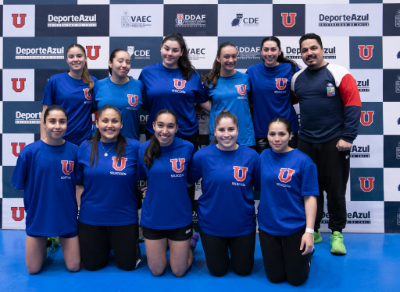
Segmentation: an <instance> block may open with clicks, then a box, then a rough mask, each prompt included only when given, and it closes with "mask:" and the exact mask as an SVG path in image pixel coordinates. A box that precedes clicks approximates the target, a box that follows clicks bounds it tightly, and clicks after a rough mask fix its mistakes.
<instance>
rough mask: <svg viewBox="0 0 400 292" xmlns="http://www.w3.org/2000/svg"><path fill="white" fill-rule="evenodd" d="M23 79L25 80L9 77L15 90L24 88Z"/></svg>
mask: <svg viewBox="0 0 400 292" xmlns="http://www.w3.org/2000/svg"><path fill="white" fill-rule="evenodd" d="M18 81H19V87H18ZM25 81H26V78H11V82H12V89H13V90H14V91H15V92H22V91H24V89H25Z"/></svg>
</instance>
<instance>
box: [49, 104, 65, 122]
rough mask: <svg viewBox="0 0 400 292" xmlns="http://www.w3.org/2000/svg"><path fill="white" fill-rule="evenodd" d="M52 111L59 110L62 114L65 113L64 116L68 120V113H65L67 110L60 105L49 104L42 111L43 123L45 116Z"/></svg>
mask: <svg viewBox="0 0 400 292" xmlns="http://www.w3.org/2000/svg"><path fill="white" fill-rule="evenodd" d="M52 111H61V112H63V113H64V115H65V118H66V119H67V121H68V115H67V112H66V111H65V109H64V108H63V107H62V106H60V105H56V104H53V105H52V106H49V107H48V108H46V110H45V111H44V115H43V124H46V118H47V116H48V115H49V113H50V112H52Z"/></svg>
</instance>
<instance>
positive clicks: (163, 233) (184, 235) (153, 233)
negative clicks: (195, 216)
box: [142, 223, 193, 241]
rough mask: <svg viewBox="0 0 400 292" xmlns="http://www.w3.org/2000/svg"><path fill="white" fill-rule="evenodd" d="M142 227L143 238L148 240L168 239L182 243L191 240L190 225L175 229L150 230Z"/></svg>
mask: <svg viewBox="0 0 400 292" xmlns="http://www.w3.org/2000/svg"><path fill="white" fill-rule="evenodd" d="M142 227H143V237H144V238H145V239H150V240H158V239H163V238H168V239H170V240H174V241H184V240H188V239H190V238H192V235H193V231H192V223H190V224H189V225H188V226H185V227H180V228H175V229H166V230H160V229H151V228H147V227H144V226H142Z"/></svg>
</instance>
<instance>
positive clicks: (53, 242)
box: [46, 237, 60, 252]
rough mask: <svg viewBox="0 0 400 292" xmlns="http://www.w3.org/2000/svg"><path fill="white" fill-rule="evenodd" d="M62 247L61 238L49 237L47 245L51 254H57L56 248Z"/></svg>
mask: <svg viewBox="0 0 400 292" xmlns="http://www.w3.org/2000/svg"><path fill="white" fill-rule="evenodd" d="M59 245H60V238H58V237H47V244H46V247H47V248H48V249H49V251H51V252H55V250H56V247H58V246H59Z"/></svg>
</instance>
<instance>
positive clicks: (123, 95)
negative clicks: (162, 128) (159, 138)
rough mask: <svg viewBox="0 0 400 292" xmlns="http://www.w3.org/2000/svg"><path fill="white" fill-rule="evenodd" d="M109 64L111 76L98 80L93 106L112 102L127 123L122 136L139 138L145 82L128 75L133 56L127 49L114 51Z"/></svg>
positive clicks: (94, 90)
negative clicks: (140, 112)
mask: <svg viewBox="0 0 400 292" xmlns="http://www.w3.org/2000/svg"><path fill="white" fill-rule="evenodd" d="M108 66H109V68H108V71H109V72H110V75H111V76H110V77H108V78H106V79H102V80H100V81H99V82H96V84H95V86H94V89H93V100H94V106H93V107H94V109H95V110H97V109H99V108H101V107H103V106H104V105H106V104H111V105H113V106H115V107H116V108H118V109H119V110H120V112H121V114H122V119H123V121H124V125H125V126H124V127H123V128H122V129H121V134H122V136H124V137H125V138H132V139H136V140H139V137H140V133H139V117H140V115H139V110H140V106H141V104H142V97H143V93H144V87H143V84H142V82H141V81H139V80H136V79H133V78H132V77H130V76H128V73H129V70H130V69H131V57H130V55H129V54H128V52H126V51H125V50H123V49H116V50H114V51H112V53H111V55H110V60H109V61H108Z"/></svg>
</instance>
